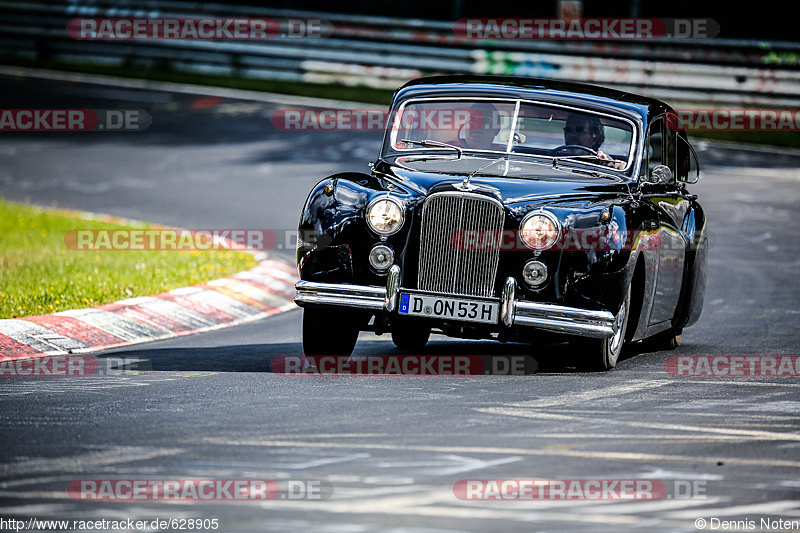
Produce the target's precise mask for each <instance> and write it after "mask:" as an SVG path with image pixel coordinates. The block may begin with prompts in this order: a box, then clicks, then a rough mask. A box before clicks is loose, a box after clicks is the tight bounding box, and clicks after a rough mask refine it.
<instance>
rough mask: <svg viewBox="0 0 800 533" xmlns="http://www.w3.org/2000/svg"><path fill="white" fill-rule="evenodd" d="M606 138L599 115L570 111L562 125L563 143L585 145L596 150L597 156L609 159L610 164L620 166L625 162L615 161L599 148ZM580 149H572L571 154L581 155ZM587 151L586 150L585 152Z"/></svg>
mask: <svg viewBox="0 0 800 533" xmlns="http://www.w3.org/2000/svg"><path fill="white" fill-rule="evenodd" d="M605 140H606V135H605V133H604V132H603V124H602V123H601V122H600V117H597V116H594V115H584V114H583V113H570V115H569V116H568V117H567V123H566V125H565V126H564V144H567V145H577V146H585V147H586V148H591V149H592V150H593V151H594V152H597V157H599V158H600V159H604V160H606V161H609V163H607V164H608V165H610V166H614V167H616V168H622V167H624V166H625V163H623V162H622V161H616V160H614V159H613V158H612V157H611V156H609V155H608V154H606V153H604V152H603V151H601V150H600V145H601V144H603V142H605ZM581 153H583V152H581V151H580V150H577V149H573V155H581ZM586 153H588V152H586Z"/></svg>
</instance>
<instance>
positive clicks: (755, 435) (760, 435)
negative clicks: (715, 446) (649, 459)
mask: <svg viewBox="0 0 800 533" xmlns="http://www.w3.org/2000/svg"><path fill="white" fill-rule="evenodd" d="M475 411H478V412H481V413H487V414H498V415H506V416H517V417H522V418H538V419H547V420H565V421H570V422H581V423H588V424H601V425H606V424H617V425H623V426H631V427H638V428H647V429H662V430H671V431H676V430H677V431H692V432H695V433H701V434H702V433H714V434H720V435H733V436H737V437H740V438H749V439H751V440H766V441H781V440H786V441H800V434H797V433H780V432H775V431H756V430H750V429H728V428H724V427H710V426H690V425H686V424H668V423H663V422H637V421H633V420H618V419H611V418H596V417H593V418H588V417H581V416H574V415H564V414H557V413H540V412H536V411H529V410H524V409H519V408H504V407H485V408H476V409H475Z"/></svg>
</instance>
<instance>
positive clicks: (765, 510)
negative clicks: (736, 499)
mask: <svg viewBox="0 0 800 533" xmlns="http://www.w3.org/2000/svg"><path fill="white" fill-rule="evenodd" d="M704 511H705V512H706V516H713V517H718V516H747V515H751V516H752V515H755V516H759V517H762V516H763V517H769V516H771V517H774V518H778V517H779V515H783V516H784V517H786V516H793V517H795V518H796V517H800V503H798V502H797V501H796V500H794V501H793V500H778V501H774V502H759V503H755V504H751V505H732V506H730V507H713V508H711V509H707V510H706V509H704ZM787 511H794V512H792V513H788V512H787ZM669 516H670V518H679V519H680V518H687V519H694V518H697V516H692V515H690V514H689V513H687V512H681V511H675V512H672V513H670V514H669ZM792 531H796V530H794V529H793V530H792Z"/></svg>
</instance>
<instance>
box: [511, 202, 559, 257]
mask: <svg viewBox="0 0 800 533" xmlns="http://www.w3.org/2000/svg"><path fill="white" fill-rule="evenodd" d="M558 234H559V226H558V220H556V217H554V216H553V215H552V214H551V213H548V212H547V211H537V212H535V213H531V214H529V215H527V216H526V217H525V218H524V219H522V225H521V226H520V237H521V238H522V242H524V243H525V246H527V247H529V248H533V249H534V250H546V249H548V248H550V247H551V246H553V245H554V244H555V243H556V241H557V240H558Z"/></svg>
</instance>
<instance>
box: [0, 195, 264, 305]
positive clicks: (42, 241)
mask: <svg viewBox="0 0 800 533" xmlns="http://www.w3.org/2000/svg"><path fill="white" fill-rule="evenodd" d="M134 227H135V228H137V229H142V228H147V227H150V225H147V224H145V225H142V226H130V225H124V224H118V223H112V222H102V221H96V220H86V219H84V218H81V217H80V216H79V215H78V214H76V213H70V212H67V211H63V210H54V209H44V208H40V207H34V206H29V205H22V204H16V203H11V202H7V201H5V200H3V199H2V198H0V318H14V317H21V316H29V315H40V314H46V313H54V312H56V311H63V310H66V309H76V308H82V307H94V306H96V305H101V304H104V303H110V302H114V301H117V300H122V299H124V298H130V297H133V296H147V295H151V294H158V293H160V292H164V291H168V290H170V289H175V288H177V287H184V286H187V285H194V284H197V283H202V282H204V281H208V280H211V279H216V278H219V277H224V276H228V275H231V274H234V273H236V272H240V271H242V270H246V269H248V268H251V267H253V266H255V265H256V261H255V260H254V259H253V257H252V256H251V255H250V254H247V253H244V252H238V251H224V250H217V251H180V252H177V251H77V250H71V249H69V248H68V247H67V245H66V244H65V242H64V236H65V235H66V233H67V232H68V231H69V230H74V229H130V228H134Z"/></svg>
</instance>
